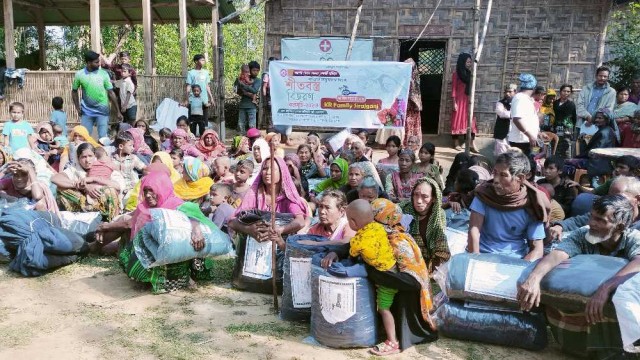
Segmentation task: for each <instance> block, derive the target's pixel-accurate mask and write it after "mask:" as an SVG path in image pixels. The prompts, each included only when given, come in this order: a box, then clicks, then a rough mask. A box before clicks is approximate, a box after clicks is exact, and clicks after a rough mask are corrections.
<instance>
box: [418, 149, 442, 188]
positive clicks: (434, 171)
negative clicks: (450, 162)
mask: <svg viewBox="0 0 640 360" xmlns="http://www.w3.org/2000/svg"><path fill="white" fill-rule="evenodd" d="M418 159H420V162H419V163H418V164H415V165H414V168H413V172H416V173H422V174H425V175H426V176H428V177H430V178H432V179H433V180H435V181H436V183H437V184H438V186H440V190H442V189H443V187H444V183H443V181H442V174H441V173H442V169H441V167H440V164H438V161H437V160H436V146H435V145H433V144H432V143H430V142H426V143H424V144H423V145H422V147H420V151H419V152H418Z"/></svg>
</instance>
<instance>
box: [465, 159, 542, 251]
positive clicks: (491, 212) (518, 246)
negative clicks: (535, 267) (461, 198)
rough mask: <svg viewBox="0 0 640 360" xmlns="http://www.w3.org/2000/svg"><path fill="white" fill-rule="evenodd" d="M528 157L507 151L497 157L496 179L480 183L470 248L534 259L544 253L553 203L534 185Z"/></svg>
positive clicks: (475, 202)
mask: <svg viewBox="0 0 640 360" xmlns="http://www.w3.org/2000/svg"><path fill="white" fill-rule="evenodd" d="M530 171H531V165H530V163H529V159H528V158H527V157H526V155H524V154H523V153H521V152H519V151H513V150H511V151H507V152H506V153H504V154H501V155H499V156H498V158H497V159H496V164H495V166H494V169H493V180H490V181H487V182H485V183H482V184H480V185H478V187H477V188H476V196H475V198H474V199H473V202H472V203H471V207H470V209H471V216H470V218H469V237H468V251H469V252H472V253H478V252H480V253H495V254H503V255H509V256H513V257H519V258H524V259H525V260H529V261H534V260H536V259H539V258H541V257H542V255H543V243H542V240H543V239H544V238H545V231H544V224H545V223H546V222H547V221H548V213H549V209H550V207H551V205H550V203H549V199H548V198H547V196H546V195H545V194H544V193H543V192H541V191H540V190H538V189H537V188H536V187H534V186H533V185H531V184H530V183H529V182H528V181H527V180H526V178H527V175H528V174H529V172H530Z"/></svg>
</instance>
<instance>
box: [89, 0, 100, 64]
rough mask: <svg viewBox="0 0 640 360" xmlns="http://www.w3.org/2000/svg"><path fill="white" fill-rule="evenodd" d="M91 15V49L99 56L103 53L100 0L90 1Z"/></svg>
mask: <svg viewBox="0 0 640 360" xmlns="http://www.w3.org/2000/svg"><path fill="white" fill-rule="evenodd" d="M89 4H90V5H89V15H90V19H91V20H90V21H91V48H92V49H93V51H95V52H97V53H98V54H101V53H102V47H101V46H100V41H101V40H100V0H90V2H89Z"/></svg>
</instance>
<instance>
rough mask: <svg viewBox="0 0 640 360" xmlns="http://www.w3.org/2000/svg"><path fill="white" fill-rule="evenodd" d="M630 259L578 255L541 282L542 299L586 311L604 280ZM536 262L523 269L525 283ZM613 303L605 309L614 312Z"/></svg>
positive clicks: (565, 309)
mask: <svg viewBox="0 0 640 360" xmlns="http://www.w3.org/2000/svg"><path fill="white" fill-rule="evenodd" d="M627 263H628V261H627V260H625V259H621V258H616V257H613V256H604V255H577V256H574V257H572V258H570V259H568V260H566V261H564V262H562V263H561V264H560V265H558V266H556V267H555V268H554V269H553V270H551V271H549V273H547V275H545V277H544V278H542V281H541V282H540V291H541V293H542V296H541V299H540V302H541V303H542V304H545V305H552V306H553V307H555V308H557V309H560V310H562V311H565V312H571V311H573V312H583V311H584V309H585V306H586V304H587V301H588V300H589V298H590V297H591V295H593V294H594V293H595V292H596V290H598V288H599V287H600V285H602V284H603V283H604V282H605V281H607V280H609V279H611V278H612V277H613V276H614V275H615V274H616V273H617V272H618V271H619V270H620V269H622V268H623V267H624V266H625V265H626V264H627ZM536 264H537V262H536V263H533V264H531V265H529V267H528V268H527V269H526V270H525V271H524V272H523V273H522V276H521V278H520V279H519V283H523V282H524V281H525V280H526V279H527V277H528V276H529V274H530V273H531V271H533V269H534V268H535V266H536ZM612 310H613V309H612V307H611V303H608V305H606V306H605V313H607V314H609V315H610V316H611V315H612V314H613V313H612Z"/></svg>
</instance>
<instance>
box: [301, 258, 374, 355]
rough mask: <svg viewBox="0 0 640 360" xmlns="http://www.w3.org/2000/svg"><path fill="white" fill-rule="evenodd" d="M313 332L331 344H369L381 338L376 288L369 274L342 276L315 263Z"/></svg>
mask: <svg viewBox="0 0 640 360" xmlns="http://www.w3.org/2000/svg"><path fill="white" fill-rule="evenodd" d="M311 291H312V292H311V299H312V301H311V336H313V337H314V338H315V339H316V340H317V341H318V342H319V343H320V344H322V345H324V346H328V347H331V348H354V347H369V346H373V345H375V344H376V340H377V336H378V333H377V329H378V328H377V324H376V321H377V314H376V292H375V288H374V287H373V285H372V284H371V283H370V282H369V281H368V280H367V279H366V278H355V277H352V278H339V277H334V276H331V275H330V274H329V273H328V272H326V271H325V270H324V269H323V268H321V267H319V266H316V265H312V267H311Z"/></svg>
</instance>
